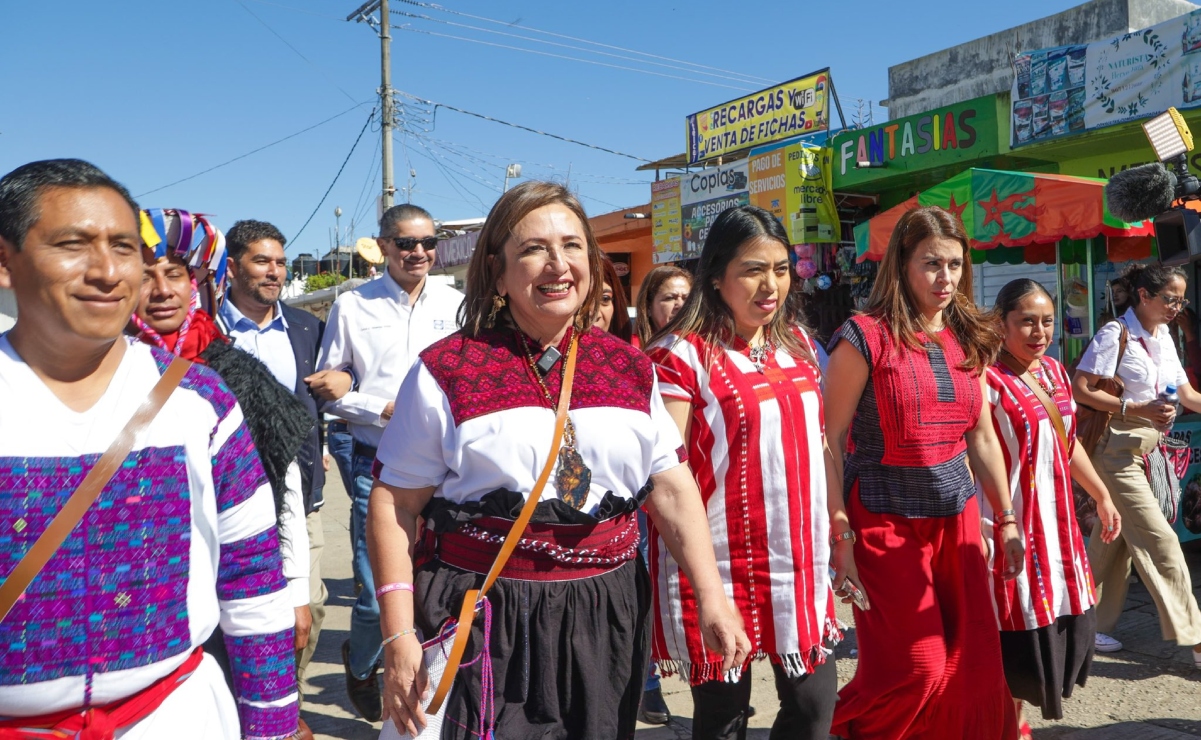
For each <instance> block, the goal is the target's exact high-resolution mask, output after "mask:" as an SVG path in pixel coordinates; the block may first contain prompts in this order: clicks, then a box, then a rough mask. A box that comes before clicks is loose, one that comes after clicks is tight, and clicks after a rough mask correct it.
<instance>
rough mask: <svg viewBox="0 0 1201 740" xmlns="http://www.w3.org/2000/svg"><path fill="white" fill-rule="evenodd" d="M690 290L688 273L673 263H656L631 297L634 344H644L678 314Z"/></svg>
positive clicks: (690, 277) (689, 274)
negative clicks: (633, 312) (636, 295)
mask: <svg viewBox="0 0 1201 740" xmlns="http://www.w3.org/2000/svg"><path fill="white" fill-rule="evenodd" d="M691 290H692V275H691V273H689V272H688V271H687V270H682V269H680V268H679V267H676V266H675V265H659V266H658V267H656V268H654V269H652V270H651V271H650V272H648V273H647V274H646V277H644V278H643V279H642V285H641V286H640V287H639V288H638V297H637V298H635V299H634V308H635V315H634V337H635V338H634V343H635V345H636V346H639V347H645V346H647V345H648V344H649V343H650V339H651V335H652V334H654V333H655V332H657V331H659V330H660V329H662V328H663V327H665V326H667V324H668V323H669V322H671V320H672V319H674V318H675V317H676V314H677V313H679V311H680V307H681V306H683V305H684V301H686V300H688V293H689V292H690V291H691Z"/></svg>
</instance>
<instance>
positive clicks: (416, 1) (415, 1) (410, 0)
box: [400, 0, 775, 85]
mask: <svg viewBox="0 0 1201 740" xmlns="http://www.w3.org/2000/svg"><path fill="white" fill-rule="evenodd" d="M400 2H403V3H405V4H407V5H415V6H417V7H419V8H426V9H428V10H437V11H439V12H442V13H449V14H450V15H457V16H460V17H462V18H470V19H472V20H476V21H484V22H485V23H494V24H496V25H499V26H507V27H510V28H512V27H517V28H520V29H522V30H525V31H530V32H533V33H540V34H543V35H545V36H553V37H554V38H560V39H565V40H567V41H578V42H580V43H582V44H592V45H593V46H599V47H601V48H604V49H613V50H614V51H624V52H626V53H628V54H639V55H641V56H645V57H650V58H652V59H662V60H664V61H667V62H676V63H678V64H687V65H690V66H693V67H698V68H701V69H708V70H712V71H714V72H722V73H724V74H729V75H738V76H740V77H745V78H747V79H748V80H751V81H754V82H761V83H764V84H768V85H770V84H772V83H773V82H775V80H769V79H767V78H765V77H756V76H753V75H746V74H742V73H740V72H734V71H732V70H728V69H721V68H720V67H711V66H709V65H707V64H697V63H695V62H689V61H685V60H683V59H673V58H672V57H668V56H662V55H660V54H651V53H649V52H645V51H638V50H637V49H627V48H625V47H622V46H613V45H612V44H605V43H601V42H599V41H591V40H589V39H584V38H579V37H577V36H568V35H566V34H561V33H555V32H553V31H543V30H540V29H537V28H533V27H531V26H521V25H518V24H517V23H509V22H508V21H500V20H496V19H495V18H485V17H484V16H481V15H472V14H471V13H464V12H462V11H460V10H452V9H451V8H447V7H444V6H442V5H438V4H437V3H426V2H420V0H400Z"/></svg>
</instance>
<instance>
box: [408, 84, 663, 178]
mask: <svg viewBox="0 0 1201 740" xmlns="http://www.w3.org/2000/svg"><path fill="white" fill-rule="evenodd" d="M396 92H397V94H398V95H403V96H404V97H406V98H411V99H413V100H416V101H418V102H420V103H425V104H426V105H432V106H434V108H435V110H436V109H437V108H445V109H447V110H452V111H454V112H455V113H462V114H463V115H465V116H474V117H476V118H482V119H483V120H485V121H491V122H493V123H499V124H501V125H502V126H509V127H511V128H516V129H521V130H522V131H527V132H529V133H531V134H538V135H539V136H548V137H550V138H552V139H558V140H559V141H565V142H567V143H568V144H575V145H577V146H583V147H587V148H589V149H595V150H597V151H600V152H605V153H607V154H616V155H617V156H619V157H625V158H627V159H632V160H634V161H636V162H650V161H651V160H649V159H645V158H643V157H636V156H634V155H633V154H626V153H625V152H619V151H617V150H615V149H607V148H605V147H603V146H597V145H596V144H588V143H586V142H583V141H578V140H576V139H569V138H567V137H566V136H559V135H558V134H550V133H547V132H545V131H539V130H538V129H535V128H530V127H529V126H522V125H521V124H519V123H510V122H508V121H502V120H500V119H499V118H493V117H492V116H486V115H484V114H483V113H475V112H473V111H469V110H464V109H463V108H456V107H454V106H453V105H447V104H446V103H435V102H434V101H432V100H426V99H425V98H419V97H417V96H416V95H410V94H409V93H406V92H402V91H400V90H397V91H396Z"/></svg>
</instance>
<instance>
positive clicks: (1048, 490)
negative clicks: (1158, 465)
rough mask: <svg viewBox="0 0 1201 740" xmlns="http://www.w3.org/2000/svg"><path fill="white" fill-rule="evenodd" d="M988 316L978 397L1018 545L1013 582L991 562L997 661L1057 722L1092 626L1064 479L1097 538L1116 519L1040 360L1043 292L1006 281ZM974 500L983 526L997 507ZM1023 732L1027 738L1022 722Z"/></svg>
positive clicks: (1053, 365) (1062, 393) (1111, 531)
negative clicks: (996, 350)
mask: <svg viewBox="0 0 1201 740" xmlns="http://www.w3.org/2000/svg"><path fill="white" fill-rule="evenodd" d="M994 315H995V316H996V318H997V320H998V321H999V322H1000V326H1001V332H1002V335H1003V342H1004V343H1003V345H1002V347H1001V355H1000V357H999V358H998V360H997V362H996V363H994V364H993V366H992V367H990V368H988V372H987V376H986V377H987V381H988V387H987V395H986V400H987V401H988V409H989V411H990V413H991V416H992V423H993V428H994V429H995V430H996V432H997V437H998V438H999V439H1000V440H1001V451H1002V453H1003V454H1004V457H1005V468H1006V470H1007V471H1008V473H1009V485H1010V494H1011V495H1012V497H1013V508H1014V511H1015V512H1016V518H1017V526H1018V529H1019V530H1020V532H1021V534H1022V539H1023V542H1024V543H1025V545H1026V564H1025V568H1023V570H1022V572H1021V573H1020V574H1019V575H1018V576H1017V577H1016V578H1013V579H1011V580H1006V579H1005V578H1004V577H1003V575H1002V573H1001V570H1000V563H999V562H998V563H996V564H995V566H994V568H993V599H994V601H995V603H996V607H997V620H998V622H999V623H1000V628H1001V659H1002V662H1003V663H1004V666H1005V678H1006V681H1007V683H1008V684H1009V691H1010V693H1012V694H1013V698H1014V699H1015V700H1016V702H1017V705H1018V709H1019V710H1020V708H1021V702H1022V701H1028V702H1030V703H1031V704H1033V705H1034V706H1036V707H1040V708H1041V709H1042V715H1043V718H1044V719H1062V718H1063V704H1062V702H1061V698H1067V697H1070V696H1071V695H1072V689H1073V688H1074V687H1075V686H1083V685H1084V682H1085V679H1087V678H1088V672H1089V667H1090V666H1091V665H1092V659H1093V636H1094V634H1095V632H1096V627H1097V617H1096V614H1095V613H1094V611H1093V604H1095V603H1096V598H1095V597H1094V595H1093V576H1092V571H1091V570H1090V569H1089V564H1088V554H1087V552H1086V551H1085V549H1084V540H1083V538H1082V537H1081V532H1080V527H1079V525H1078V524H1077V523H1076V515H1075V511H1074V509H1075V504H1074V501H1073V498H1072V479H1073V478H1074V479H1075V480H1076V481H1077V482H1078V483H1080V485H1081V486H1083V487H1084V489H1085V490H1086V491H1088V493H1089V495H1091V496H1092V497H1093V499H1094V500H1095V501H1096V502H1097V515H1098V517H1099V518H1100V520H1101V523H1102V525H1103V529H1102V530H1101V538H1102V539H1103V540H1104V541H1105V542H1112V541H1113V540H1114V539H1115V538H1116V537H1117V536H1118V535H1119V534H1120V532H1121V522H1120V520H1119V518H1118V513H1117V510H1116V509H1115V508H1114V505H1113V502H1112V501H1111V500H1110V498H1109V491H1108V490H1106V488H1105V484H1104V483H1103V482H1102V481H1101V478H1100V477H1099V476H1098V475H1097V472H1096V470H1094V469H1093V465H1092V463H1091V462H1090V461H1089V459H1088V455H1087V454H1085V452H1084V450H1083V449H1081V448H1080V447H1079V446H1078V445H1077V444H1076V403H1075V401H1073V400H1072V387H1071V380H1069V378H1068V374H1067V370H1065V369H1064V367H1063V365H1061V364H1060V363H1059V362H1058V361H1056V360H1055V359H1054V358H1051V357H1045V356H1044V354H1045V353H1046V351H1047V348H1048V347H1050V346H1051V340H1052V338H1053V336H1054V333H1055V305H1054V303H1053V302H1052V300H1051V295H1050V294H1049V293H1047V290H1046V288H1044V287H1043V286H1041V285H1039V284H1038V283H1036V282H1035V281H1033V280H1030V279H1028V278H1021V279H1019V280H1014V281H1012V282H1010V283H1009V284H1007V285H1006V286H1005V287H1004V288H1002V289H1001V292H1000V293H998V294H997V301H996V307H995V308H994ZM1031 383H1033V385H1031ZM1040 391H1041V393H1040ZM1040 396H1042V397H1040ZM1043 397H1045V399H1046V403H1049V404H1051V406H1050V409H1048V407H1047V406H1046V405H1044V401H1043ZM1052 412H1054V415H1053V414H1052ZM978 499H979V502H980V513H981V516H983V517H984V519H985V521H986V522H991V521H992V520H993V519H994V518H995V512H994V511H993V508H992V506H991V505H990V504H989V502H988V499H987V497H985V496H984V495H983V492H981V493H980V494H979V496H978ZM995 538H996V535H995V534H994V539H995ZM1022 733H1023V736H1027V735H1028V734H1029V726H1028V725H1026V724H1025V723H1024V722H1023V723H1022Z"/></svg>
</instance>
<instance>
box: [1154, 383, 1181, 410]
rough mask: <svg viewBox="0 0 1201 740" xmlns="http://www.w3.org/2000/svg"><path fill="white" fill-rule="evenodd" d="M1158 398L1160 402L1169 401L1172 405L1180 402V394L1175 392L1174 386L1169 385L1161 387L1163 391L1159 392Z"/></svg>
mask: <svg viewBox="0 0 1201 740" xmlns="http://www.w3.org/2000/svg"><path fill="white" fill-rule="evenodd" d="M1159 400H1160V401H1161V402H1162V403H1170V404H1172V405H1173V406H1175V405H1176V404H1178V403H1180V396H1178V395H1177V394H1176V386H1174V385H1169V386H1167V387H1166V388H1164V389H1163V393H1160V394H1159Z"/></svg>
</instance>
